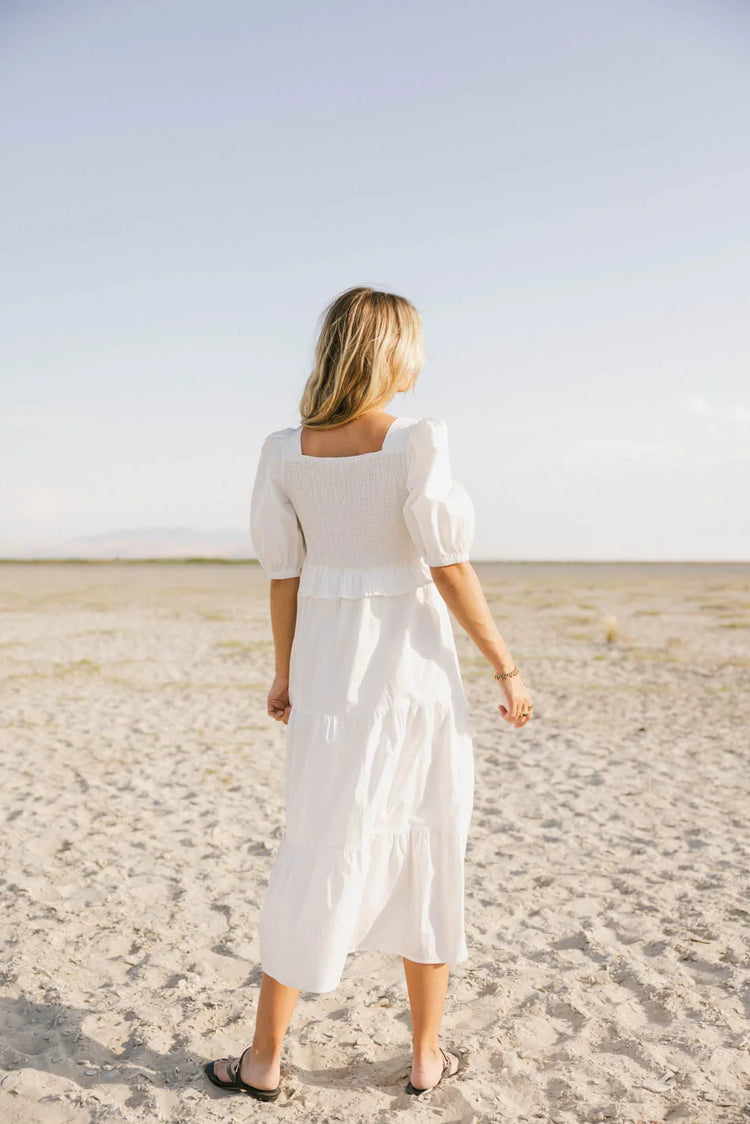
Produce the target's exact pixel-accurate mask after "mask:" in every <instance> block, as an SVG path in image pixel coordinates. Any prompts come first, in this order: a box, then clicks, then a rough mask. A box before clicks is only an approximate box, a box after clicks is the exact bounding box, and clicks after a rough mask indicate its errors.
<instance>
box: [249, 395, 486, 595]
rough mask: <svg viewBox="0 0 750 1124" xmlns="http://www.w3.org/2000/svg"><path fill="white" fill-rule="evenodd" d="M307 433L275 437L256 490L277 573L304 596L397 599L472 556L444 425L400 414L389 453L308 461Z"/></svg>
mask: <svg viewBox="0 0 750 1124" xmlns="http://www.w3.org/2000/svg"><path fill="white" fill-rule="evenodd" d="M300 433H301V426H294V427H291V426H290V427H287V428H286V429H282V430H277V431H275V432H274V433H272V434H269V436H268V437H267V438H266V440H265V442H264V445H263V449H262V452H261V460H260V463H259V466H258V474H257V476H256V481H255V485H254V488H253V499H252V505H251V507H252V510H251V535H252V540H253V544H254V546H255V550H256V553H257V555H258V559H259V561H260V563H261V565H262V566H263V568H264V570H265V572H266V574H267V575H268V576H269V577H272V578H273V577H293V576H297V575H299V577H300V584H299V590H298V595H299V596H316V597H360V596H367V595H371V594H395V593H402V592H405V591H406V590H408V589H411V588H413V587H414V586H417V585H423V584H424V583H426V582H429V581H431V580H432V575H431V572H430V566H441V565H449V564H451V563H453V562H459V561H465V560H467V559H468V557H469V551H470V546H471V541H472V538H473V532H474V509H473V505H472V502H471V499H470V498H469V496H468V494H467V493H466V491H465V490H464V489H463V487H462V486H461V485H460V484H458V483H457V482H456V481H454V480H453V479H452V476H451V472H450V459H449V454H448V447H447V434H446V427H445V422H443V421H442V419H440V418H408V417H401V418H396V419H395V421H394V422H392V423H391V426H390V428H389V430H388V432H387V434H386V438H385V441H384V443H383V447H382V448H381V450H380V451H378V452H373V453H362V454H360V455H359V456H345V457H314V456H308V455H305V454H303V453H302V451H301V444H300Z"/></svg>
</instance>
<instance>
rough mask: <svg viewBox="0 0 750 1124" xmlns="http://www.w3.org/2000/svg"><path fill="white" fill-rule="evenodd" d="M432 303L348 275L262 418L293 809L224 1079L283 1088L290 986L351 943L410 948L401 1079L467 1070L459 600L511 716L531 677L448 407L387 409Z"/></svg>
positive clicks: (264, 1089) (463, 621)
mask: <svg viewBox="0 0 750 1124" xmlns="http://www.w3.org/2000/svg"><path fill="white" fill-rule="evenodd" d="M423 360H424V351H423V343H422V323H421V317H420V316H419V313H418V312H417V310H416V309H415V308H414V306H413V305H412V304H411V303H410V302H409V301H407V300H405V299H404V298H403V297H398V296H395V295H393V294H391V293H384V292H378V291H375V290H373V289H370V288H365V287H355V288H353V289H349V290H347V291H346V292H344V293H342V294H341V295H340V296H339V297H337V298H336V299H335V300H334V301H333V302H332V304H331V305H330V306H329V307H328V309H327V310H326V312H325V314H324V319H323V324H322V327H321V330H320V335H319V339H318V343H317V347H316V354H315V365H314V369H313V372H312V374H311V375H310V377H309V379H308V381H307V385H306V387H305V390H304V393H303V395H302V400H301V404H300V413H301V416H302V419H303V420H302V423H301V424H300V425H298V426H293V427H287V428H285V429H281V430H277V431H275V432H273V433H271V434H269V435H268V436H267V437H266V439H265V441H264V443H263V447H262V450H261V455H260V460H259V464H258V470H257V475H256V478H255V483H254V486H253V492H252V500H251V518H250V530H251V537H252V541H253V544H254V548H255V551H256V553H257V556H258V560H259V562H260V564H261V566H262V568H263V570H264V572H265V574H266V575H267V576H268V578H269V579H270V612H271V626H272V632H273V639H274V648H275V660H276V674H275V677H274V680H273V683H272V685H271V690H270V692H269V695H268V713H269V715H271V716H272V717H273V718H275V719H276V720H277V721H279V722H282V723H283V724H284V725H285V726H286V727H287V731H286V763H285V770H286V771H285V777H286V826H285V831H284V835H283V837H282V840H281V843H280V846H279V849H278V853H277V855H276V858H275V862H274V865H273V868H272V871H271V875H270V880H269V885H268V889H267V891H266V895H265V899H264V902H263V907H262V910H261V915H260V924H259V935H260V950H261V961H262V969H263V973H262V983H261V989H260V996H259V1000H258V1010H257V1016H256V1024H255V1035H254V1038H253V1042H252V1044H251V1046H249V1047H247V1049H246V1050H245V1051H244V1053H243V1054H242V1055H241V1056H240V1057H239V1058H220V1059H217V1060H216V1061H214V1062H209V1063H207V1064H206V1066H205V1071H206V1073H207V1074H208V1076H209V1078H210V1079H211V1081H213V1083H214V1084H216V1085H219V1086H220V1087H221V1088H227V1089H231V1090H232V1091H236V1092H244V1093H248V1094H250V1095H251V1096H254V1097H257V1098H259V1099H261V1100H274V1099H276V1097H277V1096H278V1095H279V1092H280V1084H279V1082H280V1060H281V1048H282V1044H283V1040H284V1035H285V1034H286V1031H287V1028H288V1026H289V1023H290V1020H291V1017H292V1013H293V1011H294V1007H295V1004H296V1001H297V997H298V995H299V992H300V990H304V991H313V992H325V991H331V990H333V989H334V988H335V987H336V986H337V984H338V983H339V980H340V979H341V974H342V971H343V969H344V965H345V961H346V958H347V955H348V953H349V952H352V951H355V950H359V949H376V950H379V951H382V952H390V953H395V954H397V955H400V956H401V957H402V958H403V963H404V972H405V976H406V986H407V991H408V995H409V1003H410V1006H411V1014H412V1044H413V1057H412V1066H411V1075H410V1078H411V1079H410V1081H409V1082H408V1084H407V1085H406V1090H407V1092H409V1093H412V1094H415V1095H418V1094H420V1093H422V1092H425V1091H426V1090H427V1089H429V1088H434V1087H435V1086H436V1085H437V1084H439V1083H440V1081H441V1080H442V1079H443V1078H444V1077H449V1076H452V1075H453V1074H454V1073H456V1072H458V1070H459V1068H460V1064H461V1059H460V1057H459V1056H458V1055H457V1054H455V1053H452V1052H449V1051H444V1050H443V1049H442V1047H441V1046H440V1044H439V1029H440V1021H441V1017H442V1012H443V1004H444V1001H445V995H446V989H447V984H448V974H449V970H450V965H451V963H458V962H461V961H462V960H465V959H466V957H467V949H466V940H465V934H464V857H465V850H466V840H467V834H468V830H469V822H470V818H471V814H472V806H473V792H474V758H473V743H472V734H471V728H470V718H469V710H468V704H467V700H466V695H465V693H464V688H463V682H462V679H461V674H460V669H459V662H458V657H457V653H456V647H455V640H454V635H453V631H452V626H451V619H450V614H449V611H448V610H449V609H450V611H451V612H452V613H453V615H454V616H455V618H456V620H457V621H458V622H459V624H460V625H461V626H462V627H463V628H464V629H465V630H466V631H467V633H468V634H469V636H470V637H471V638H472V640H473V641H474V642H475V644H476V645H477V647H478V648H479V650H480V652H482V654H483V655H484V656H485V657H486V659H487V660H488V673H489V672H490V671H492V672H494V676H495V679H496V682H497V683H498V684H499V686H500V687H501V688H502V691H503V692H504V696H505V702H504V704H499V706H498V709H499V710H500V713H501V715H502V717H503V718H504V719H505V721H506V722H508V723H510V724H511V725H512V726H513V727H514V728H516V729H520V728H521V727H523V726H525V725H526V723H527V722H528V721H529V719H530V717H531V703H530V700H529V693H528V691H527V689H526V687H525V686H524V683H523V681H522V679H521V676H520V674H519V673H518V669H517V668H516V667H515V666H514V663H513V660H512V658H511V656H510V652H509V651H508V648H507V647H506V645H505V643H504V641H503V639H502V637H501V636H500V634H499V632H498V630H497V627H496V625H495V622H494V620H493V618H492V615H491V613H490V610H489V607H488V605H487V602H486V600H485V598H484V595H483V593H482V590H481V586H480V584H479V580H478V578H477V575H476V572H475V570H474V569H473V567H472V565H471V563H470V561H469V553H470V548H471V543H472V539H473V535H474V525H475V523H474V508H473V504H472V501H471V499H470V498H469V496H468V494H467V493H466V491H465V490H464V488H463V487H462V486H461V485H460V484H459V483H458V482H457V481H455V480H453V478H452V475H451V466H450V457H449V451H448V443H447V427H446V424H445V422H444V421H443V420H442V419H440V418H417V417H394V416H392V415H390V414H388V413H386V412H385V411H384V409H383V407H384V405H385V404H387V403H388V402H390V401H391V399H392V398H393V397H394V395H395V394H396V393H402V392H404V391H406V390H409V389H411V388H413V386H414V384H415V382H416V378H417V375H418V373H419V371H420V369H421V366H422V363H423Z"/></svg>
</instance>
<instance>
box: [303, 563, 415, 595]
mask: <svg viewBox="0 0 750 1124" xmlns="http://www.w3.org/2000/svg"><path fill="white" fill-rule="evenodd" d="M431 581H432V574H431V573H430V567H429V566H428V564H427V563H426V562H425V561H424V560H423V559H421V558H420V559H416V560H415V561H414V562H406V563H399V564H396V565H390V566H368V567H364V568H360V567H343V566H341V567H339V566H323V565H321V564H320V563H316V562H311V561H310V560H309V559H305V561H304V563H303V565H302V571H301V574H300V581H299V587H298V590H297V596H298V597H327V598H337V597H350V598H354V597H371V596H375V595H378V594H382V595H384V596H387V595H389V594H397V593H406V592H407V590H410V589H415V588H416V587H417V586H420V585H426V584H427V583H428V582H431Z"/></svg>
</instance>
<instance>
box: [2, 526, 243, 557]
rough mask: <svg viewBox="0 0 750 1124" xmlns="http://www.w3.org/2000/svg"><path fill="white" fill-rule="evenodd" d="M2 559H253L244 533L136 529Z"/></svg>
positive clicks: (26, 549)
mask: <svg viewBox="0 0 750 1124" xmlns="http://www.w3.org/2000/svg"><path fill="white" fill-rule="evenodd" d="M0 557H3V558H51V559H54V558H92V559H96V558H100V559H101V558H254V557H255V556H254V554H253V551H252V545H251V543H250V537H249V534H248V533H245V534H242V532H240V531H234V530H222V531H196V530H194V529H192V528H190V527H136V528H131V529H128V530H119V531H108V532H107V533H106V534H102V535H78V536H76V537H75V538H71V539H68V541H67V542H61V543H54V544H49V545H40V544H34V545H32V544H28V545H26V544H22V543H21V544H15V545H14V547H13V549H12V550H8V551H6V550H2V548H0Z"/></svg>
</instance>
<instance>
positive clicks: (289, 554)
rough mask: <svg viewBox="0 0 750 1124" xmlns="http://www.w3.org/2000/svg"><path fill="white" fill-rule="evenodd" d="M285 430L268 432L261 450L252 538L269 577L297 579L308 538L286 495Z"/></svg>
mask: <svg viewBox="0 0 750 1124" xmlns="http://www.w3.org/2000/svg"><path fill="white" fill-rule="evenodd" d="M283 438H284V431H283V430H282V431H278V432H275V433H269V435H268V437H266V439H265V441H264V442H263V445H262V447H261V451H260V457H259V460H258V469H257V472H256V474H255V481H254V483H253V489H252V496H251V499H250V540H251V542H252V546H253V550H254V551H255V554H256V556H257V558H258V561H259V562H260V565H261V567H262V569H263V572H264V573H265V575H266V577H268V578H296V577H298V576H299V574H300V573H301V572H302V563H303V562H304V559H305V552H306V548H305V537H304V534H303V531H302V527H301V526H300V522H299V519H298V518H297V512H296V511H295V509H294V506H293V504H292V501H291V500H290V499H289V496H288V495H287V494H286V491H285V488H284V480H283V473H282V465H283V462H282V457H283Z"/></svg>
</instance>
